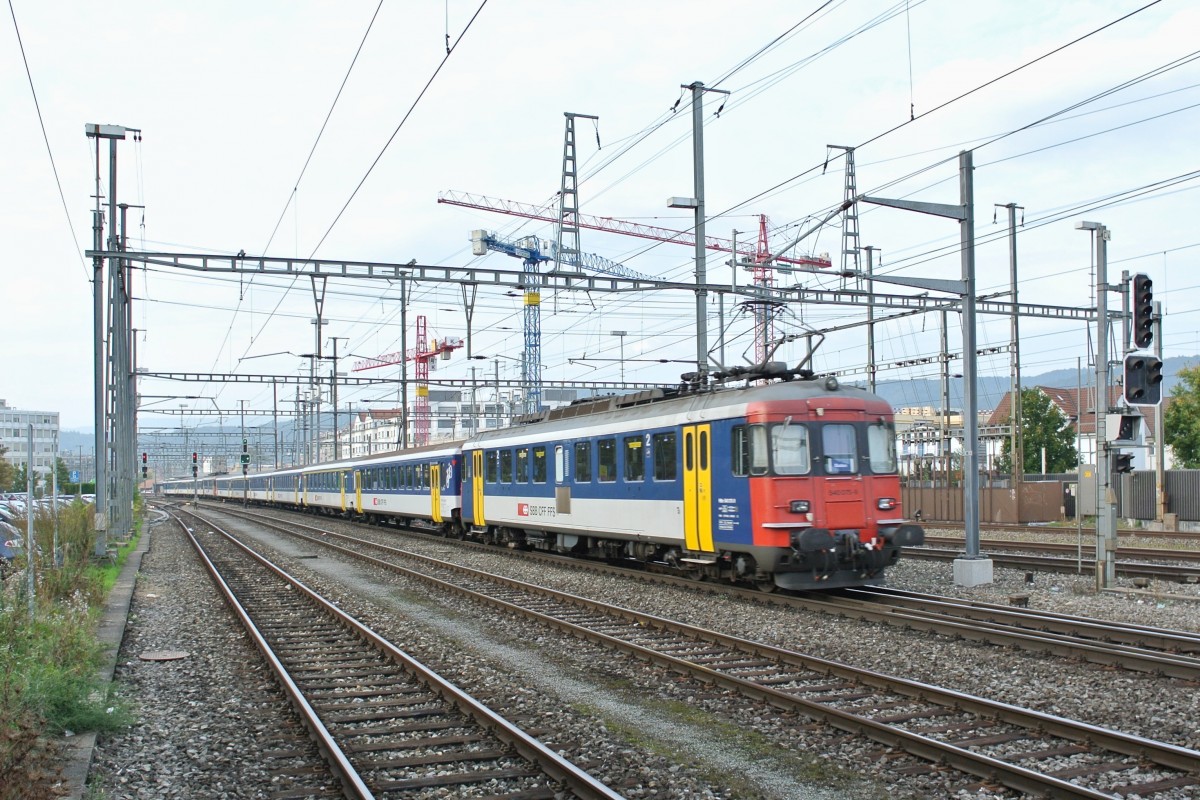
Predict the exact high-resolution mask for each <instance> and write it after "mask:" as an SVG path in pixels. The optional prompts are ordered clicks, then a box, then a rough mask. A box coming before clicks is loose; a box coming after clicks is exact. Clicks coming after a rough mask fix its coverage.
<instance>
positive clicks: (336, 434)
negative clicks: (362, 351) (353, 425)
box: [329, 336, 350, 461]
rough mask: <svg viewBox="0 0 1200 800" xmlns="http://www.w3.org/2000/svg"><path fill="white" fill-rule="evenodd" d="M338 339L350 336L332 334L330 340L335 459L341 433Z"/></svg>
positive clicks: (338, 454) (338, 452)
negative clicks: (339, 423) (331, 346)
mask: <svg viewBox="0 0 1200 800" xmlns="http://www.w3.org/2000/svg"><path fill="white" fill-rule="evenodd" d="M338 339H341V340H342V341H343V342H348V341H350V337H348V336H330V337H329V340H330V341H332V342H333V398H332V399H333V460H334V461H337V460H338V458H340V448H339V446H338V437H339V436H340V435H341V429H340V428H339V427H338V371H337V364H338V352H337V343H338Z"/></svg>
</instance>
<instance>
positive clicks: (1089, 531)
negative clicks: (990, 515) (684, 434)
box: [922, 520, 1200, 542]
mask: <svg viewBox="0 0 1200 800" xmlns="http://www.w3.org/2000/svg"><path fill="white" fill-rule="evenodd" d="M922 524H924V525H925V529H926V532H927V533H928V531H930V530H945V531H961V530H963V524H962V523H961V522H940V521H937V520H924V521H923V523H922ZM979 530H981V531H993V532H995V533H1001V532H1010V533H1033V534H1038V535H1039V536H1040V535H1046V536H1077V535H1079V533H1080V531H1082V532H1083V535H1084V536H1091V537H1092V538H1093V539H1094V538H1096V528H1095V526H1091V525H1085V526H1083V527H1082V528H1077V527H1075V526H1074V525H1071V526H1063V525H1018V524H1015V523H1005V522H983V523H980V525H979ZM1117 536H1118V537H1123V538H1138V539H1167V540H1180V541H1187V542H1200V531H1156V530H1150V529H1148V528H1120V529H1119V530H1118V531H1117Z"/></svg>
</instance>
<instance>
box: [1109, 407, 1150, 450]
mask: <svg viewBox="0 0 1200 800" xmlns="http://www.w3.org/2000/svg"><path fill="white" fill-rule="evenodd" d="M1104 426H1105V431H1104V432H1105V433H1106V434H1107V436H1105V441H1107V442H1108V443H1109V444H1114V445H1122V444H1137V438H1138V434H1139V433H1141V430H1142V416H1141V415H1140V414H1109V415H1108V416H1107V417H1105V418H1104Z"/></svg>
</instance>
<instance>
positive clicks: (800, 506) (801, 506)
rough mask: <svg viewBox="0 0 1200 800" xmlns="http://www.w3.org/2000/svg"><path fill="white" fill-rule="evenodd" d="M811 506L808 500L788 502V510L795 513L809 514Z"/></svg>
mask: <svg viewBox="0 0 1200 800" xmlns="http://www.w3.org/2000/svg"><path fill="white" fill-rule="evenodd" d="M810 508H811V504H810V503H809V502H808V501H807V500H793V501H792V502H790V503H788V511H791V512H792V513H793V514H807V513H808V512H809V509H810Z"/></svg>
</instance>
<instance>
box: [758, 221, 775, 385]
mask: <svg viewBox="0 0 1200 800" xmlns="http://www.w3.org/2000/svg"><path fill="white" fill-rule="evenodd" d="M768 225H769V223H768V222H767V215H766V214H759V215H758V246H757V247H756V248H755V251H754V267H753V271H754V273H753V274H754V285H755V286H760V287H762V288H763V289H770V288H771V285H772V284H774V283H775V270H774V268H773V267H772V266H771V262H770V261H769V260H768V259H770V257H771V247H770V242H769V240H768V238H767V226H768ZM780 260H781V259H780ZM774 320H775V309H774V308H773V307H772V305H771V304H770V303H769V302H768V301H766V300H762V301H759V302H758V303H757V304H756V305H755V306H754V361H755V363H756V364H763V363H766V360H767V346H768V343H769V342H770V341H771V339H772V338H773V337H774V335H775V331H774V327H775V326H774V324H773V323H774Z"/></svg>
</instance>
